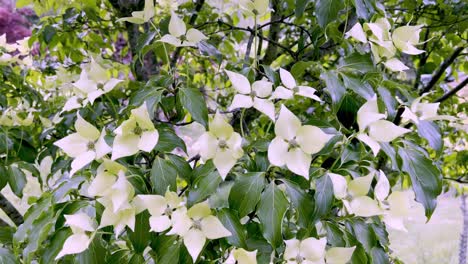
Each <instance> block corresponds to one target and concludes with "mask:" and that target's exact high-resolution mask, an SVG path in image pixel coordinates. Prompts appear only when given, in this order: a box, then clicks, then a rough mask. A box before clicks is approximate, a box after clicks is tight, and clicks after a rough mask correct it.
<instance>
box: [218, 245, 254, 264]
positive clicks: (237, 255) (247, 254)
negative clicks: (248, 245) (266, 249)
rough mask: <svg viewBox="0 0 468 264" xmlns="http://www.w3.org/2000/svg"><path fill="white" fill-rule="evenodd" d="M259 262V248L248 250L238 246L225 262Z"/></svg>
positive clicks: (228, 263) (245, 263)
mask: <svg viewBox="0 0 468 264" xmlns="http://www.w3.org/2000/svg"><path fill="white" fill-rule="evenodd" d="M236 263H237V264H257V250H255V251H247V250H245V249H243V248H236V249H233V250H232V251H231V254H229V257H228V258H227V259H226V261H225V262H224V264H236Z"/></svg>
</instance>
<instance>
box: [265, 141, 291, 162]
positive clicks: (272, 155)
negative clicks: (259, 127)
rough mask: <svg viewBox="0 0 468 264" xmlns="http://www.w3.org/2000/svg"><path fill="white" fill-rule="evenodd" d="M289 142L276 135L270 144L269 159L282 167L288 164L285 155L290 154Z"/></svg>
mask: <svg viewBox="0 0 468 264" xmlns="http://www.w3.org/2000/svg"><path fill="white" fill-rule="evenodd" d="M288 147H289V145H288V143H287V142H286V141H284V139H282V138H280V137H275V138H274V139H273V140H272V141H271V143H270V145H268V160H269V161H270V163H271V164H272V165H275V166H278V167H281V166H284V165H285V164H286V160H285V158H284V157H286V155H287V154H288Z"/></svg>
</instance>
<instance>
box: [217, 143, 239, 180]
mask: <svg viewBox="0 0 468 264" xmlns="http://www.w3.org/2000/svg"><path fill="white" fill-rule="evenodd" d="M234 155H235V154H234V153H233V151H232V150H229V149H224V150H221V149H218V151H217V152H216V155H215V156H214V158H213V164H214V165H215V167H216V169H217V170H218V172H219V175H220V176H221V178H222V179H223V180H224V179H225V178H226V176H227V174H228V173H229V171H230V170H231V169H232V167H234V165H236V162H237V158H235V157H234Z"/></svg>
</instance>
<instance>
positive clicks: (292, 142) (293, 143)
mask: <svg viewBox="0 0 468 264" xmlns="http://www.w3.org/2000/svg"><path fill="white" fill-rule="evenodd" d="M288 143H289V149H293V148H298V147H299V143H297V141H296V139H295V138H293V139H291V140H289V142H288Z"/></svg>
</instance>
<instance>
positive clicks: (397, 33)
mask: <svg viewBox="0 0 468 264" xmlns="http://www.w3.org/2000/svg"><path fill="white" fill-rule="evenodd" d="M422 27H423V25H417V26H402V27H398V28H396V29H395V30H394V31H393V34H392V40H393V43H394V44H395V47H397V48H398V49H399V50H401V52H404V53H406V54H410V55H418V54H421V53H423V52H425V51H424V50H420V49H417V48H416V47H415V45H418V44H421V43H419V34H420V33H421V28H422Z"/></svg>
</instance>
